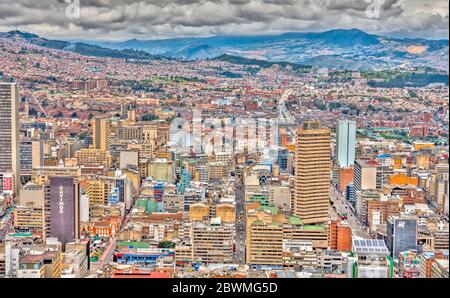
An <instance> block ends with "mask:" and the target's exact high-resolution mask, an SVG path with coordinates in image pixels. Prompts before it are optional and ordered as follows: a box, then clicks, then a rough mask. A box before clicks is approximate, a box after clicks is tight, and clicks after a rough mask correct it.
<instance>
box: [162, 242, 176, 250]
mask: <svg viewBox="0 0 450 298" xmlns="http://www.w3.org/2000/svg"><path fill="white" fill-rule="evenodd" d="M158 248H175V243H174V242H172V241H162V242H160V243H159V244H158Z"/></svg>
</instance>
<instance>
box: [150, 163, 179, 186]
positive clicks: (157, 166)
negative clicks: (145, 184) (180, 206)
mask: <svg viewBox="0 0 450 298" xmlns="http://www.w3.org/2000/svg"><path fill="white" fill-rule="evenodd" d="M148 175H149V176H151V177H153V179H155V180H157V181H164V182H167V183H169V184H173V180H174V167H173V162H172V161H170V160H167V159H156V160H154V161H152V162H150V163H149V165H148Z"/></svg>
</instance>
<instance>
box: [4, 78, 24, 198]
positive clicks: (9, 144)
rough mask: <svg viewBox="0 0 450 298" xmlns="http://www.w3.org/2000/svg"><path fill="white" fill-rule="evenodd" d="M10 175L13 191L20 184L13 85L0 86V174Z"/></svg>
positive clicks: (17, 97) (17, 132)
mask: <svg viewBox="0 0 450 298" xmlns="http://www.w3.org/2000/svg"><path fill="white" fill-rule="evenodd" d="M5 173H12V174H13V179H14V180H15V181H16V183H14V185H15V186H14V191H15V192H16V193H17V190H18V189H19V184H20V183H19V182H20V161H19V91H18V87H17V85H16V84H14V83H1V84H0V174H5Z"/></svg>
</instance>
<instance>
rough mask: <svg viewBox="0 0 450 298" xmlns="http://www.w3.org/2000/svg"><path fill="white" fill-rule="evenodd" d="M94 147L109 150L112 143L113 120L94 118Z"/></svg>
mask: <svg viewBox="0 0 450 298" xmlns="http://www.w3.org/2000/svg"><path fill="white" fill-rule="evenodd" d="M92 126H93V129H94V140H93V143H94V149H102V150H109V145H110V143H111V122H110V120H109V119H107V118H94V120H93V121H92Z"/></svg>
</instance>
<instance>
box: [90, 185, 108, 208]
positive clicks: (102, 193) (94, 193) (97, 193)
mask: <svg viewBox="0 0 450 298" xmlns="http://www.w3.org/2000/svg"><path fill="white" fill-rule="evenodd" d="M87 183H88V185H87V187H86V195H87V196H88V198H89V208H90V209H91V208H92V207H93V206H95V205H106V204H107V202H108V194H109V192H110V189H109V187H108V185H107V183H105V182H104V181H101V180H90V181H87Z"/></svg>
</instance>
